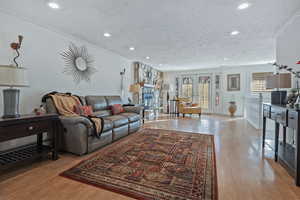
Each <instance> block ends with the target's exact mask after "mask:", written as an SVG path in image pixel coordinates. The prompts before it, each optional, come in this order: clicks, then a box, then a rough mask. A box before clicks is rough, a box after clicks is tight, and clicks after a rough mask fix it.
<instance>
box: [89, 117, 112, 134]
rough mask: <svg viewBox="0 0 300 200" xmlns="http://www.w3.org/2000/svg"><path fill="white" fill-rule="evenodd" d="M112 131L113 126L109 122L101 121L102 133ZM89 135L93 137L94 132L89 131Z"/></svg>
mask: <svg viewBox="0 0 300 200" xmlns="http://www.w3.org/2000/svg"><path fill="white" fill-rule="evenodd" d="M112 129H113V124H112V122H111V121H110V120H105V119H104V120H103V130H102V133H104V132H107V131H110V130H112ZM89 135H94V131H91V133H90V134H89Z"/></svg>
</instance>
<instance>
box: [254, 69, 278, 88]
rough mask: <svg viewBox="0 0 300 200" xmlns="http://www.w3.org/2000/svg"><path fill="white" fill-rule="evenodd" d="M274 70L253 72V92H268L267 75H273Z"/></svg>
mask: <svg viewBox="0 0 300 200" xmlns="http://www.w3.org/2000/svg"><path fill="white" fill-rule="evenodd" d="M272 74H273V73H272V72H257V73H253V74H252V82H251V90H252V92H267V91H270V90H269V89H266V77H267V76H270V75H272Z"/></svg>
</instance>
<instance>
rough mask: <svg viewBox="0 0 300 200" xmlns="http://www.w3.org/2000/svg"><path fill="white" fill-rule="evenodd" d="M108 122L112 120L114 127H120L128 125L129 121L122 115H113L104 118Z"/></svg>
mask: <svg viewBox="0 0 300 200" xmlns="http://www.w3.org/2000/svg"><path fill="white" fill-rule="evenodd" d="M104 119H106V120H110V121H111V122H112V123H113V127H114V128H116V127H120V126H122V125H125V124H128V123H129V120H128V118H127V117H124V116H122V115H112V116H108V117H104Z"/></svg>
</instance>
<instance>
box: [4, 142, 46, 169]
mask: <svg viewBox="0 0 300 200" xmlns="http://www.w3.org/2000/svg"><path fill="white" fill-rule="evenodd" d="M51 151H52V148H51V147H50V146H46V145H42V146H40V147H39V146H38V145H36V144H31V145H26V146H22V147H19V148H15V149H13V150H9V151H5V152H2V153H0V170H6V169H10V168H12V167H14V166H15V165H16V164H19V165H20V164H26V163H29V162H32V161H35V160H37V159H39V158H46V157H48V155H49V152H51Z"/></svg>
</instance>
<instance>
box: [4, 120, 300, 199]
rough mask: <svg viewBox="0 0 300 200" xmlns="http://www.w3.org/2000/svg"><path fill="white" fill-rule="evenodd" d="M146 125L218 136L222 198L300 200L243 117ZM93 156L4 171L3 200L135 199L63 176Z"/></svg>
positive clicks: (258, 134) (67, 156)
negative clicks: (263, 151) (66, 171)
mask: <svg viewBox="0 0 300 200" xmlns="http://www.w3.org/2000/svg"><path fill="white" fill-rule="evenodd" d="M144 127H147V128H160V129H169V130H181V131H187V132H197V133H206V134H214V135H215V145H216V158H217V174H218V185H219V199H220V200H241V199H243V200H286V199H289V200H300V188H298V187H296V186H295V185H294V180H293V179H292V177H290V176H289V175H288V173H287V172H286V170H285V169H283V168H282V167H281V166H280V165H279V164H277V163H275V162H274V161H273V152H272V151H271V150H270V149H268V148H267V149H266V150H265V153H264V154H263V153H262V149H261V132H260V131H259V130H256V129H255V128H253V127H252V126H251V125H250V124H249V123H248V122H247V121H246V120H244V119H242V118H229V117H224V116H215V115H204V116H202V117H201V119H199V118H189V117H186V118H184V119H183V118H178V119H176V118H169V117H162V118H160V119H159V120H156V121H149V122H147V123H146V124H145V125H144ZM95 153H97V152H95ZM93 154H94V153H93ZM93 154H90V155H87V156H82V157H78V156H74V155H71V154H64V155H61V158H60V159H59V160H57V161H55V162H53V161H43V162H40V163H35V164H33V165H32V166H29V167H24V168H23V169H18V170H14V171H13V172H10V173H6V174H2V175H1V176H0V200H27V199H28V200H54V199H55V200H56V199H59V200H85V199H86V200H99V199H105V200H110V199H113V200H128V199H131V198H129V197H126V196H123V195H120V194H117V193H113V192H110V191H107V190H103V189H100V188H96V187H93V186H90V185H86V184H82V183H79V182H76V181H73V180H69V179H66V178H63V177H60V176H59V173H61V172H63V171H64V170H66V169H69V168H71V167H72V166H73V165H75V164H77V163H78V162H80V161H81V160H83V159H87V158H88V157H89V156H92V155H93Z"/></svg>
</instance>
